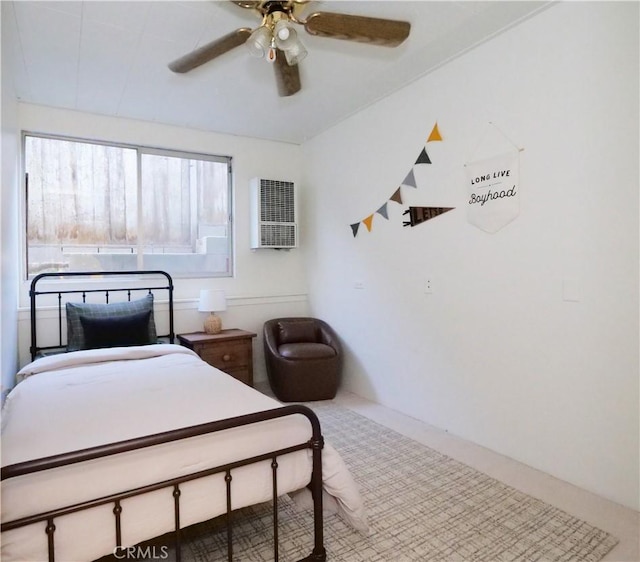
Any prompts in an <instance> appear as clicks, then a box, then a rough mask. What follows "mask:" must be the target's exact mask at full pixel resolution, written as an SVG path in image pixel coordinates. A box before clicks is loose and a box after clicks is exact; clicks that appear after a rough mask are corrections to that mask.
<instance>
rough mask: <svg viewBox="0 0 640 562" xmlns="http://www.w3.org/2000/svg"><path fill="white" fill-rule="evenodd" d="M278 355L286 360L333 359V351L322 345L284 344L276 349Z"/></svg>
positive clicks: (329, 347) (334, 354)
mask: <svg viewBox="0 0 640 562" xmlns="http://www.w3.org/2000/svg"><path fill="white" fill-rule="evenodd" d="M278 353H280V355H282V357H284V358H286V359H320V358H323V357H335V356H336V352H335V350H334V349H333V348H332V347H331V346H329V345H325V344H323V343H285V344H284V345H281V346H280V347H279V348H278Z"/></svg>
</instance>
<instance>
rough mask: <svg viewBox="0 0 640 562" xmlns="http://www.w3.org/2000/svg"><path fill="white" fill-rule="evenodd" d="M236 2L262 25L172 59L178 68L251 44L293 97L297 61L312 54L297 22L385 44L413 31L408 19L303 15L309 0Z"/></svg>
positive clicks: (324, 33) (321, 32)
mask: <svg viewBox="0 0 640 562" xmlns="http://www.w3.org/2000/svg"><path fill="white" fill-rule="evenodd" d="M231 1H232V2H233V3H234V4H236V5H238V6H240V7H241V8H246V9H248V10H251V11H253V12H255V13H256V14H257V15H258V16H260V17H262V23H261V24H260V26H259V27H257V28H256V29H254V30H251V29H250V28H247V27H242V28H240V29H236V30H235V31H232V32H231V33H228V34H227V35H224V36H223V37H220V38H219V39H215V40H214V41H211V42H210V43H207V44H206V45H203V46H202V47H199V48H197V49H195V50H194V51H191V52H190V53H187V54H186V55H184V56H182V57H180V58H178V59H176V60H174V61H173V62H171V63H169V68H170V69H171V70H172V71H173V72H178V73H184V72H189V71H190V70H192V69H194V68H196V67H198V66H201V65H203V64H205V63H207V62H209V61H211V60H213V59H215V58H217V57H219V56H220V55H223V54H224V53H226V52H228V51H230V50H232V49H234V48H236V47H239V46H240V45H243V44H246V45H247V47H248V49H249V52H251V54H253V55H255V56H258V57H264V58H265V59H266V60H267V61H269V62H272V63H274V69H275V74H276V83H277V86H278V93H279V95H280V96H291V95H293V94H295V93H296V92H298V91H299V90H300V87H301V85H300V72H299V69H298V63H299V62H300V61H301V60H302V59H303V58H304V57H305V56H306V55H307V50H306V49H305V48H304V45H303V44H302V42H301V41H300V39H299V38H298V34H297V32H296V30H295V26H294V24H299V25H302V26H304V28H305V30H306V31H307V33H309V34H311V35H317V36H320V37H331V38H334V39H346V40H348V41H359V42H362V43H372V44H375V45H382V46H385V47H397V46H398V45H400V44H401V43H402V42H403V41H404V40H405V39H406V38H407V37H408V36H409V31H410V30H411V24H410V23H409V22H405V21H397V20H389V19H380V18H370V17H365V16H353V15H348V14H338V13H333V12H314V13H312V14H310V15H309V16H307V17H302V15H301V13H300V12H301V10H302V9H303V7H304V5H305V4H307V3H308V2H309V0H231Z"/></svg>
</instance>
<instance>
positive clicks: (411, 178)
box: [402, 168, 418, 187]
mask: <svg viewBox="0 0 640 562" xmlns="http://www.w3.org/2000/svg"><path fill="white" fill-rule="evenodd" d="M402 185H410V186H411V187H418V186H417V185H416V177H415V176H414V175H413V168H412V169H411V171H410V172H409V173H408V174H407V177H406V178H404V180H402Z"/></svg>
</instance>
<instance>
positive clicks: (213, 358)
mask: <svg viewBox="0 0 640 562" xmlns="http://www.w3.org/2000/svg"><path fill="white" fill-rule="evenodd" d="M255 337H256V334H254V333H253V332H245V331H244V330H238V329H236V328H233V329H230V330H222V332H220V333H219V334H205V333H204V332H194V333H191V334H178V341H179V342H180V343H181V344H182V345H184V346H185V347H188V348H189V349H192V350H193V351H195V352H196V353H197V354H198V356H199V357H200V358H201V359H202V360H203V361H206V362H207V363H209V365H212V366H214V367H216V368H217V369H220V370H221V371H224V372H225V373H227V374H228V375H231V376H232V377H234V378H236V379H238V380H240V381H242V382H243V383H245V384H248V385H249V386H253V344H252V339H253V338H255Z"/></svg>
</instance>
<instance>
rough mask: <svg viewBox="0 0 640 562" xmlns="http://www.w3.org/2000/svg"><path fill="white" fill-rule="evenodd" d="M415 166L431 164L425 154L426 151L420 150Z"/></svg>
mask: <svg viewBox="0 0 640 562" xmlns="http://www.w3.org/2000/svg"><path fill="white" fill-rule="evenodd" d="M416 164H431V160H429V155H428V154H427V151H426V150H425V149H424V148H423V149H422V152H421V153H420V156H418V159H417V160H416Z"/></svg>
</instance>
